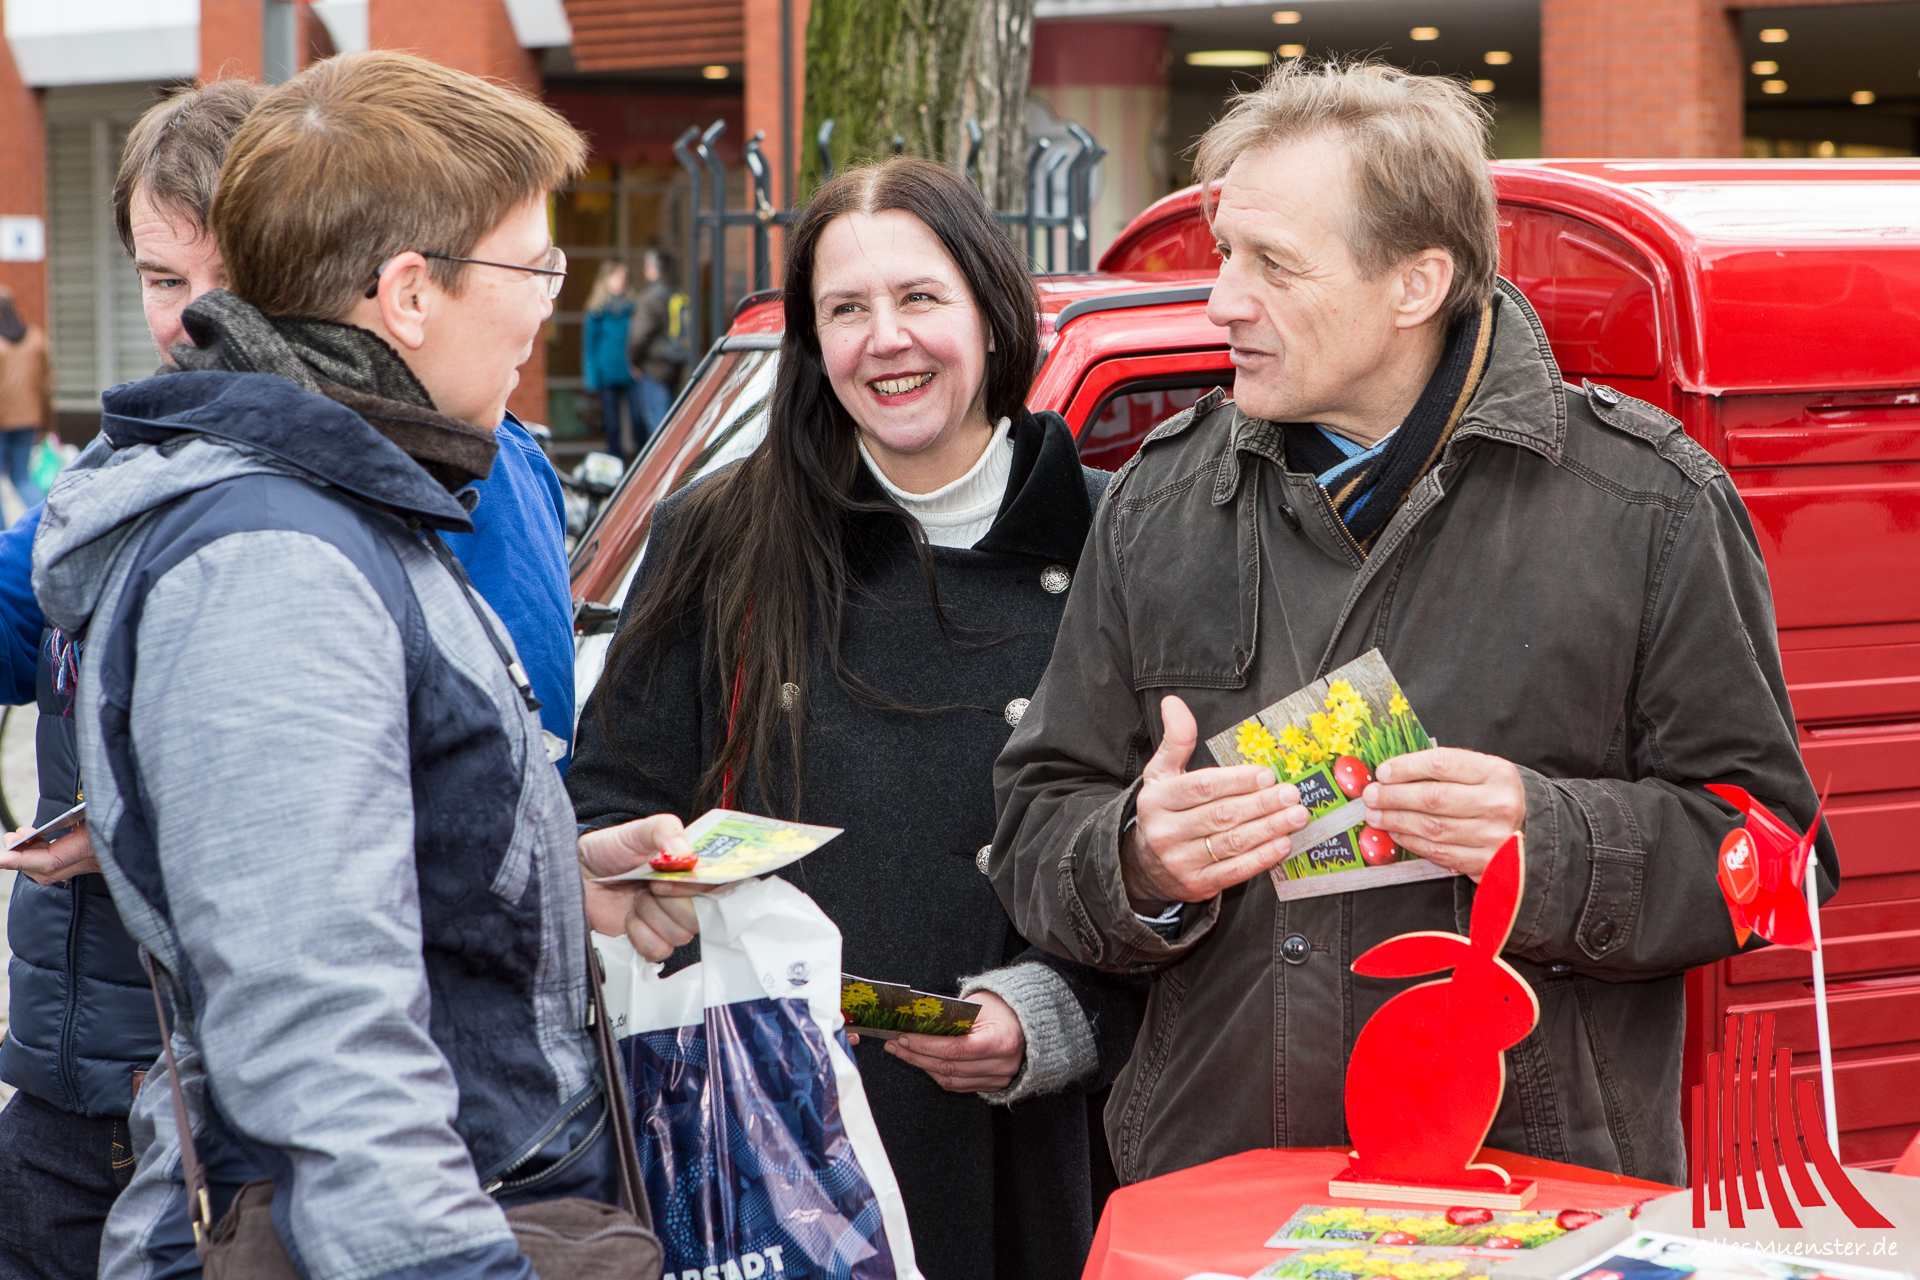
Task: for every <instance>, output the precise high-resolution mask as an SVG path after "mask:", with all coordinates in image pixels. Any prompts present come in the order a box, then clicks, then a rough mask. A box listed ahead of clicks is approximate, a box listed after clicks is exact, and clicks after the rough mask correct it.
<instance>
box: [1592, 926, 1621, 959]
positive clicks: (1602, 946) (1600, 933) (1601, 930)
mask: <svg viewBox="0 0 1920 1280" xmlns="http://www.w3.org/2000/svg"><path fill="white" fill-rule="evenodd" d="M1613 934H1614V928H1613V921H1611V920H1602V921H1601V922H1600V923H1599V924H1596V925H1595V926H1593V928H1591V929H1589V930H1588V931H1587V949H1588V950H1589V951H1591V952H1593V953H1594V954H1595V955H1598V954H1599V953H1600V952H1602V951H1605V950H1606V949H1607V944H1608V943H1610V942H1612V941H1613Z"/></svg>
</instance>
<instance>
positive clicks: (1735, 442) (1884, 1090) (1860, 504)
mask: <svg viewBox="0 0 1920 1280" xmlns="http://www.w3.org/2000/svg"><path fill="white" fill-rule="evenodd" d="M1493 169H1494V175H1495V180H1496V183H1497V185H1498V188H1499V193H1500V215H1501V217H1500V237H1501V246H1500V247H1501V274H1503V275H1505V276H1506V277H1507V278H1508V279H1510V280H1512V281H1513V282H1514V283H1515V284H1516V285H1518V286H1519V287H1520V288H1521V289H1522V290H1523V291H1524V292H1525V293H1526V295H1527V297H1528V298H1529V299H1531V300H1532V302H1533V304H1534V306H1535V308H1536V309H1537V310H1538V311H1539V313H1540V317H1541V320H1542V321H1543V322H1544V324H1545V326H1546V330H1547V336H1548V338H1549V339H1550V340H1551V342H1552V344H1553V349H1554V354H1555V356H1556V358H1557V359H1558V360H1559V362H1560V366H1561V369H1562V371H1563V372H1564V373H1565V374H1566V375H1567V377H1568V378H1569V379H1575V380H1577V379H1580V378H1590V379H1593V380H1594V381H1596V382H1604V383H1607V384H1609V385H1611V386H1614V387H1617V388H1619V389H1620V390H1622V391H1626V392H1628V393H1630V394H1632V395H1636V396H1639V397H1641V398H1643V399H1646V400H1649V401H1652V402H1653V403H1655V404H1657V405H1660V406H1661V407H1662V408H1665V409H1666V410H1668V411H1669V412H1671V413H1673V414H1674V415H1675V416H1677V417H1678V418H1679V419H1680V421H1681V422H1682V423H1684V424H1685V425H1686V428H1687V431H1688V432H1689V434H1691V435H1692V436H1693V437H1694V438H1695V439H1697V440H1699V441H1700V443H1701V444H1702V445H1704V446H1705V447H1706V448H1707V449H1708V450H1710V451H1711V452H1712V453H1713V455H1714V456H1715V457H1716V458H1718V459H1720V461H1721V462H1722V463H1723V464H1724V465H1725V466H1726V467H1727V469H1728V471H1729V472H1730V473H1731V474H1732V476H1733V478H1734V481H1735V483H1736V484H1737V485H1738V487H1739V489H1740V491H1741V493H1742V495H1743V496H1744V497H1745V499H1746V502H1747V506H1748V509H1749V510H1750V511H1751V513H1752V516H1753V522H1754V526H1755V528H1756V530H1757V531H1758V533H1759V536H1760V540H1761V545H1762V548H1763V550H1764V552H1765V555H1766V559H1767V565H1768V569H1769V571H1770V573H1771V576H1772V581H1773V591H1774V601H1775V608H1776V613H1777V623H1778V626H1779V631H1780V646H1781V649H1782V652H1783V656H1784V659H1785V663H1786V672H1787V679H1788V682H1789V686H1790V689H1791V692H1792V697H1793V706H1794V711H1795V715H1796V718H1797V719H1798V721H1799V730H1800V741H1801V748H1802V751H1803V752H1804V754H1805V757H1806V761H1807V765H1808V769H1809V772H1810V773H1811V774H1812V776H1813V780H1814V784H1815V785H1816V786H1820V787H1830V800H1829V809H1828V813H1829V815H1830V817H1831V819H1832V822H1833V829H1834V834H1835V837H1836V838H1837V840H1838V842H1839V847H1840V855H1841V865H1842V869H1843V873H1844V874H1843V883H1842V886H1841V889H1840V894H1839V896H1838V897H1837V898H1836V899H1835V900H1834V901H1833V902H1832V903H1831V904H1829V905H1828V907H1827V908H1826V910H1825V911H1824V912H1823V914H1822V921H1823V926H1824V931H1825V934H1826V940H1827V976H1828V990H1829V995H1830V1001H1831V1006H1830V1007H1831V1014H1832V1034H1833V1042H1834V1055H1835V1059H1836V1069H1835V1076H1836V1080H1835V1087H1836V1096H1837V1101H1838V1108H1837V1109H1838V1114H1839V1122H1840V1128H1841V1155H1842V1158H1843V1159H1844V1160H1846V1161H1847V1162H1848V1163H1849V1164H1855V1165H1862V1166H1866V1167H1871V1168H1884V1167H1886V1166H1888V1165H1890V1164H1891V1163H1892V1162H1893V1161H1894V1160H1895V1159H1896V1158H1897V1157H1898V1155H1899V1154H1900V1151H1901V1149H1902V1148H1903V1147H1904V1146H1905V1144H1906V1143H1907V1142H1908V1141H1909V1140H1911V1138H1912V1137H1913V1135H1914V1131H1915V1130H1916V1129H1920V839H1916V834H1917V833H1916V830H1915V828H1916V827H1920V161H1899V160H1875V161H1804V162H1794V161H1694V162H1677V161H1538V162H1524V161H1515V162H1500V163H1496V164H1495V165H1494V166H1493ZM1217 267H1218V263H1217V260H1216V259H1215V257H1214V255H1213V238H1212V236H1211V235H1210V234H1209V233H1208V230H1207V228H1206V226H1205V225H1204V223H1203V222H1202V221H1201V219H1200V216H1199V200H1198V193H1197V191H1195V190H1192V189H1189V190H1187V191H1182V192H1179V193H1176V194H1175V195H1172V196H1169V197H1167V198H1166V199H1164V200H1162V201H1160V202H1159V203H1157V204H1155V205H1154V206H1152V207H1151V208H1149V209H1148V210H1147V211H1146V212H1144V213H1143V214H1141V215H1140V217H1139V218H1137V219H1135V220H1134V222H1133V224H1132V225H1131V226H1130V227H1129V228H1128V229H1127V230H1126V231H1125V232H1124V233H1123V234H1122V235H1121V237H1120V238H1119V239H1118V240H1117V241H1116V242H1115V243H1114V245H1113V247H1112V248H1111V249H1109V250H1108V251H1107V253H1106V255H1105V256H1104V257H1103V258H1102V259H1101V262H1100V271H1099V272H1098V273H1093V274H1088V275H1079V276H1055V277H1049V278H1045V279H1042V280H1040V281H1039V282H1038V283H1039V285H1040V289H1041V297H1042V333H1043V336H1044V337H1045V339H1046V341H1047V343H1048V353H1047V356H1046V360H1045V362H1044V363H1043V364H1042V366H1041V368H1040V371H1039V374H1038V375H1037V377H1036V378H1035V380H1034V386H1033V391H1032V393H1031V396H1030V401H1029V402H1030V403H1031V404H1032V405H1033V407H1034V408H1036V409H1054V410H1057V411H1059V412H1060V413H1062V414H1063V415H1065V417H1066V419H1067V421H1068V423H1069V425H1071V426H1072V427H1073V429H1074V432H1075V434H1076V436H1077V437H1078V438H1079V440H1080V445H1081V452H1082V456H1083V457H1084V458H1085V459H1086V460H1087V462H1088V463H1089V464H1090V465H1093V466H1099V467H1107V468H1112V467H1116V466H1118V465H1119V464H1120V463H1121V462H1123V461H1125V460H1126V458H1127V457H1129V456H1131V454H1132V452H1133V450H1134V449H1135V448H1137V447H1138V445H1139V442H1140V440H1141V438H1142V437H1143V436H1144V435H1145V434H1146V432H1147V431H1148V430H1150V429H1151V428H1152V426H1153V425H1154V424H1155V423H1157V422H1159V421H1160V420H1162V419H1163V418H1165V417H1166V416H1168V415H1169V414H1171V413H1172V412H1174V411H1175V410H1176V409H1178V408H1181V407H1183V406H1185V405H1187V404H1190V403H1192V402H1193V400H1194V399H1196V398H1198V397H1199V396H1200V395H1201V394H1203V393H1204V392H1205V391H1206V390H1207V389H1208V388H1210V387H1213V386H1227V387H1231V385H1232V369H1231V366H1230V365H1229V363H1228V360H1227V351H1226V347H1225V344H1224V341H1223V339H1222V335H1221V333H1220V331H1219V330H1217V329H1215V328H1214V327H1213V326H1212V325H1210V324H1208V323H1207V320H1206V316H1205V314H1204V308H1205V305H1206V297H1207V295H1208V293H1209V292H1210V282H1211V280H1212V278H1213V276H1214V274H1215V272H1216V271H1217ZM780 327H781V313H780V309H779V305H778V303H777V302H775V301H772V300H767V301H762V302H759V303H757V304H754V305H748V306H746V307H744V308H743V309H742V311H741V312H740V314H739V315H738V316H737V318H736V322H735V324H734V327H733V329H732V330H731V331H730V332H729V334H728V336H727V337H726V338H724V339H722V340H721V341H720V342H719V343H718V344H716V346H715V348H714V350H713V351H712V352H711V353H710V354H709V355H708V356H707V358H706V360H705V361H704V362H703V363H702V364H701V366H700V367H699V369H698V370H696V372H695V374H694V376H693V377H692V378H691V379H690V380H689V383H688V387H687V390H686V391H685V392H684V393H683V394H682V395H681V397H680V400H679V402H678V403H677V404H676V405H675V407H674V411H673V414H672V415H671V417H670V418H669V420H668V422H667V423H666V424H665V426H664V427H663V428H662V430H661V431H660V432H659V433H658V434H657V436H656V438H655V440H654V442H653V443H652V445H651V446H650V447H649V449H648V452H647V453H646V454H645V455H644V456H643V457H642V458H641V460H640V462H639V463H638V464H637V465H636V466H635V467H634V468H633V470H632V471H631V472H630V473H629V475H628V476H627V478H626V480H625V481H624V482H623V483H622V485H621V488H620V490H619V492H618V493H617V494H616V495H615V496H614V497H613V498H612V499H611V500H610V501H609V503H608V505H607V508H606V510H605V511H603V512H602V513H601V515H600V517H599V519H598V520H597V521H596V522H595V523H594V525H593V526H592V527H591V528H589V529H588V530H587V531H586V533H585V534H584V535H583V536H582V538H581V541H580V545H579V547H578V549H577V550H576V551H575V552H574V556H573V594H574V596H575V598H576V616H577V620H578V628H579V630H580V633H581V635H580V650H579V663H578V677H577V678H578V681H579V684H580V692H581V695H582V696H581V701H582V702H584V701H585V696H584V695H585V694H586V692H588V691H589V690H590V689H591V688H592V685H593V682H594V681H595V680H596V679H597V678H598V675H599V669H600V663H601V659H602V657H603V656H604V652H605V646H606V643H607V639H608V634H609V632H610V631H611V627H612V619H613V615H614V612H615V611H616V610H617V608H618V606H619V603H620V601H621V599H622V598H623V596H624V593H625V590H626V585H627V583H628V582H629V581H630V580H631V578H632V574H633V570H634V568H635V566H636V565H637V564H638V562H639V558H640V554H641V551H642V549H643V546H644V542H645V537H646V529H647V524H648V520H649V517H650V515H651V512H652V509H653V506H654V504H655V503H657V502H658V501H659V500H660V499H661V498H662V497H664V496H665V495H666V494H667V493H669V492H671V491H672V490H673V489H674V488H676V487H678V486H679V485H681V484H684V483H686V482H687V481H688V480H689V479H691V478H693V477H695V476H697V475H700V474H704V473H706V472H707V471H710V470H712V469H714V468H715V467H718V466H721V465H724V464H725V463H726V462H727V461H729V460H731V459H733V458H737V457H741V456H744V455H745V453H746V452H748V451H749V450H750V449H751V448H752V447H753V446H754V445H755V444H757V443H758V441H759V439H760V435H761V432H762V431H763V430H764V408H765V403H766V397H767V395H768V393H769V392H770V391H771V389H772V374H773V363H774V360H775V358H776V354H777V349H778V345H779V332H780ZM1810 980H1811V969H1810V967H1809V963H1808V958H1807V956H1806V955H1805V954H1804V953H1802V952H1798V951H1792V950H1786V949H1782V948H1772V947H1769V948H1764V949H1762V950H1759V951H1755V952H1750V953H1748V954H1745V955H1741V956H1738V957H1735V958H1734V959H1731V960H1727V961H1724V962H1722V963H1720V964H1717V965H1714V966H1712V967H1711V968H1708V969H1702V970H1698V971H1696V972H1695V973H1694V974H1692V975H1691V976H1690V980H1689V985H1688V997H1689V1021H1688V1038H1687V1052H1686V1068H1685V1070H1686V1073H1687V1081H1688V1083H1689V1084H1691V1083H1692V1082H1693V1081H1694V1080H1697V1079H1698V1077H1699V1073H1700V1069H1701V1065H1702V1064H1703V1063H1704V1062H1705V1058H1706V1055H1707V1054H1708V1053H1711V1052H1714V1051H1716V1050H1717V1049H1719V1047H1720V1040H1721V1036H1722V1026H1723V1020H1724V1018H1725V1015H1726V1014H1727V1013H1729V1012H1735V1011H1744V1010H1770V1011H1773V1012H1774V1013H1776V1014H1777V1015H1778V1019H1779V1035H1780V1038H1781V1042H1782V1043H1784V1044H1786V1045H1789V1046H1791V1047H1792V1049H1793V1051H1794V1064H1795V1068H1796V1070H1797V1071H1801V1072H1805V1073H1807V1074H1809V1075H1810V1074H1812V1073H1813V1072H1814V1070H1815V1062H1816V1056H1815V1040H1814V1030H1813V1017H1812V1010H1811V1003H1810V996H1811V993H1810V990H1809V984H1810Z"/></svg>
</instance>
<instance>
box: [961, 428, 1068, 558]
mask: <svg viewBox="0 0 1920 1280" xmlns="http://www.w3.org/2000/svg"><path fill="white" fill-rule="evenodd" d="M1092 526H1093V497H1092V494H1091V493H1090V492H1089V483H1088V472H1087V469H1086V468H1085V467H1083V466H1081V465H1080V449H1079V446H1077V445H1076V444H1075V443H1074V440H1073V432H1071V431H1070V430H1068V429H1067V420H1066V419H1065V418H1062V417H1061V416H1060V415H1059V414H1057V413H1031V412H1025V413H1022V414H1021V415H1020V421H1019V422H1017V423H1015V424H1014V428H1013V471H1012V473H1011V474H1010V475H1008V477H1007V496H1006V497H1005V498H1003V499H1002V500H1001V502H1000V514H999V515H997V516H995V517H994V520H993V527H992V528H991V529H988V530H987V536H986V537H984V538H982V539H980V541H979V542H977V543H975V544H974V550H976V551H997V552H1001V553H1007V554H1013V555H1029V556H1040V557H1042V558H1043V559H1047V560H1053V561H1056V562H1058V563H1060V564H1065V565H1068V566H1073V565H1077V564H1079V562H1080V549H1081V548H1082V547H1084V546H1085V545H1086V543H1087V530H1088V529H1089V528H1091V527H1092Z"/></svg>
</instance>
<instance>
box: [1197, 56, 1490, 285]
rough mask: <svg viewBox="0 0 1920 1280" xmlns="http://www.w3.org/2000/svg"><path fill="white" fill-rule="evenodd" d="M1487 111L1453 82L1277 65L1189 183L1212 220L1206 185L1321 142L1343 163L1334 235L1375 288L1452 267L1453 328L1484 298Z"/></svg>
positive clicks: (1334, 62) (1204, 152) (1236, 104)
mask: <svg viewBox="0 0 1920 1280" xmlns="http://www.w3.org/2000/svg"><path fill="white" fill-rule="evenodd" d="M1490 124H1491V118H1490V116H1489V114H1488V111H1487V109H1486V106H1485V105H1484V104H1483V103H1482V102H1481V101H1480V100H1479V99H1477V98H1475V97H1474V96H1473V95H1472V94H1471V93H1469V92H1468V91H1467V89H1466V87H1465V86H1464V85H1462V84H1461V83H1460V82H1459V81H1457V80H1450V79H1446V78H1444V77H1441V76H1416V75H1410V74H1408V73H1407V72H1404V71H1401V70H1400V69H1399V68H1397V67H1392V66H1388V65H1386V64H1384V63H1379V62H1372V61H1347V60H1341V59H1329V60H1327V61H1323V62H1308V61H1307V60H1306V59H1304V58H1295V59H1292V60H1290V61H1287V62H1283V63H1281V64H1280V65H1279V66H1278V67H1276V68H1275V69H1274V70H1273V72H1272V74H1270V75H1269V76H1268V77H1267V80H1266V83H1264V84H1263V85H1261V86H1260V87H1259V88H1258V89H1254V90H1251V91H1249V92H1246V93H1242V94H1239V95H1238V96H1236V97H1235V98H1234V100H1233V104H1232V106H1231V107H1229V109H1228V111H1227V114H1226V115H1224V116H1222V117H1221V118H1220V119H1219V120H1218V121H1216V122H1215V123H1214V125H1213V127H1212V128H1210V129H1208V130H1207V132H1206V136H1205V137H1203V138H1201V140H1200V146H1199V148H1198V151H1197V153H1196V155H1195V158H1194V179H1195V181H1197V182H1198V183H1199V184H1200V192H1201V204H1202V207H1203V209H1204V210H1205V212H1206V215H1207V217H1208V218H1212V216H1213V197H1214V186H1215V184H1216V183H1218V182H1219V181H1220V180H1221V179H1222V178H1224V177H1225V176H1226V174H1227V170H1229V169H1231V168H1232V167H1233V162H1234V161H1235V160H1238V159H1239V158H1240V157H1241V156H1243V155H1245V154H1247V153H1248V152H1250V151H1258V150H1261V149H1263V148H1266V147H1272V146H1277V145H1280V144H1282V143H1287V142H1291V141H1294V140H1295V139H1298V138H1302V137H1306V136H1309V135H1311V134H1315V133H1321V132H1325V133H1328V134H1331V135H1333V136H1334V137H1337V138H1339V139H1340V140H1341V141H1342V142H1344V143H1345V144H1346V148H1347V153H1348V154H1349V155H1350V156H1351V157H1352V159H1353V205H1352V208H1350V209H1349V210H1348V211H1347V213H1346V216H1345V218H1344V219H1343V223H1344V225H1343V227H1342V235H1343V237H1344V238H1345V240H1346V242H1347V248H1348V250H1349V251H1350V252H1351V253H1352V254H1353V256H1354V259H1355V261H1357V262H1358V263H1359V264H1360V270H1361V272H1362V273H1363V274H1365V275H1366V276H1367V277H1369V278H1378V277H1379V276H1380V275H1381V274H1382V273H1384V272H1387V271H1390V270H1392V269H1393V268H1394V267H1396V266H1398V265H1399V264H1400V263H1403V262H1405V261H1406V260H1407V259H1408V258H1411V257H1412V256H1413V255H1414V254H1416V253H1419V252H1421V251H1422V250H1425V249H1444V250H1446V251H1447V253H1448V254H1449V255H1450V256H1451V257H1452V258H1453V285H1452V287H1451V289H1450V290H1449V292H1448V295H1447V300H1446V305H1445V308H1444V311H1443V315H1444V317H1445V319H1446V320H1447V321H1448V322H1449V323H1451V322H1453V321H1455V320H1458V319H1460V318H1461V317H1463V316H1465V315H1467V314H1469V313H1471V312H1473V311H1476V310H1478V309H1479V308H1480V307H1481V305H1482V304H1484V303H1485V302H1486V300H1487V299H1488V298H1489V297H1490V296H1492V293H1493V281H1494V273H1495V272H1496V271H1497V270H1498V268H1499V264H1500V228H1499V221H1498V214H1497V213H1496V210H1495V203H1494V193H1493V179H1492V177H1491V175H1489V173H1488V172H1487V134H1488V129H1489V126H1490Z"/></svg>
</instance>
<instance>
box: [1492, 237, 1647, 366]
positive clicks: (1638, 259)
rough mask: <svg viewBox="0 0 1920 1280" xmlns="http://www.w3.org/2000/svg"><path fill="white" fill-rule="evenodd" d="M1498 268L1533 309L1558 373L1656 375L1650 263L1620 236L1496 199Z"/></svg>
mask: <svg viewBox="0 0 1920 1280" xmlns="http://www.w3.org/2000/svg"><path fill="white" fill-rule="evenodd" d="M1500 274H1501V275H1503V276H1505V277H1506V278H1507V279H1509V280H1511V281H1512V282H1513V283H1514V284H1515V285H1516V286H1518V288H1519V290H1520V292H1522V293H1524V294H1525V295H1526V296H1527V301H1528V302H1531V303H1532V304H1533V309H1534V310H1535V311H1536V312H1538V313H1539V315H1540V323H1541V325H1542V326H1543V327H1544V328H1545V329H1546V331H1547V341H1548V342H1549V343H1551V344H1552V345H1553V355H1554V359H1555V360H1557V361H1558V362H1559V364H1560V371H1561V372H1562V373H1565V374H1583V375H1590V376H1593V377H1607V376H1615V377H1635V378H1652V377H1657V376H1658V375H1659V373H1660V321H1659V315H1658V309H1657V307H1656V306H1655V298H1656V297H1657V293H1656V291H1655V288H1654V281H1653V267H1652V265H1651V264H1649V263H1648V261H1647V259H1646V257H1645V255H1643V254H1642V253H1641V252H1640V251H1639V250H1638V249H1636V248H1634V247H1633V246H1632V245H1630V244H1628V243H1627V242H1626V241H1625V240H1622V239H1621V238H1620V237H1619V236H1616V235H1614V234H1613V233H1612V232H1609V231H1603V230H1601V229H1600V228H1599V227H1596V226H1594V225H1593V224H1592V223H1590V222H1586V221H1583V220H1581V219H1579V218H1570V217H1568V216H1567V215H1565V214H1562V213H1552V212H1549V211H1547V210H1544V209H1534V208H1529V207H1525V206H1520V205H1511V204H1509V205H1502V206H1501V207H1500ZM1635 394H1636V395H1638V394H1643V393H1641V392H1635Z"/></svg>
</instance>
